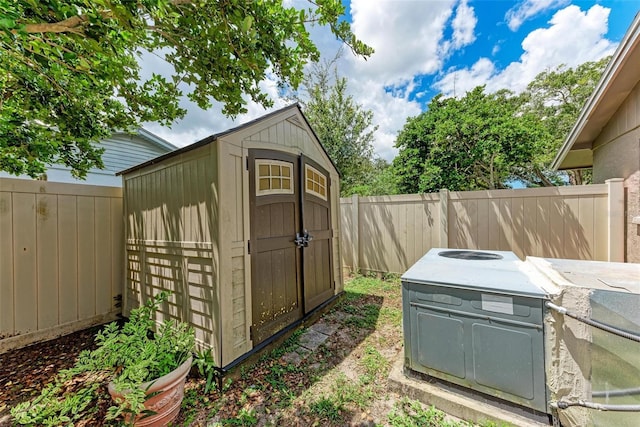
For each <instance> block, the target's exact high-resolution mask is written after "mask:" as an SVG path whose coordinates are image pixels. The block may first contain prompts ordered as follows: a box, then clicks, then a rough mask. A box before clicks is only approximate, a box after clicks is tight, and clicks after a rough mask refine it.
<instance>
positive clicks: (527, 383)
mask: <svg viewBox="0 0 640 427" xmlns="http://www.w3.org/2000/svg"><path fill="white" fill-rule="evenodd" d="M521 265H522V261H520V260H519V259H518V257H517V256H516V255H515V254H514V253H512V252H500V251H481V252H479V251H470V250H450V249H438V248H435V249H432V250H430V251H429V252H428V253H427V254H426V255H424V257H422V258H421V259H420V260H419V261H418V262H416V263H415V264H414V265H413V266H412V267H411V268H410V269H409V270H408V271H407V272H406V273H404V275H403V276H402V300H403V302H402V303H403V328H404V344H405V368H406V369H409V370H411V371H415V372H419V373H423V374H427V375H429V376H431V377H434V378H437V379H441V380H446V381H447V382H450V383H453V384H456V385H460V386H463V387H465V388H467V389H471V390H474V391H478V392H481V393H484V394H486V395H488V396H492V397H495V398H499V399H501V400H503V401H507V402H511V403H513V404H516V405H519V406H521V407H524V408H527V409H531V410H533V412H535V411H539V413H540V414H542V415H544V414H546V413H549V411H548V408H547V388H546V384H545V363H544V354H545V353H544V328H543V317H544V310H545V305H544V303H545V298H546V293H545V292H544V290H543V289H541V288H540V287H539V286H537V285H536V284H535V283H533V282H532V281H531V280H530V278H529V277H528V276H527V275H526V274H525V273H524V272H522V271H521V268H520V267H521Z"/></svg>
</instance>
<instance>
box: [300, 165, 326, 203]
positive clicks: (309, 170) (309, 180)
mask: <svg viewBox="0 0 640 427" xmlns="http://www.w3.org/2000/svg"><path fill="white" fill-rule="evenodd" d="M305 177H306V185H305V189H306V192H307V193H309V194H313V195H314V196H316V197H319V198H321V199H322V200H327V178H326V177H325V176H324V174H322V172H320V171H319V170H317V169H316V168H314V167H313V166H309V165H305Z"/></svg>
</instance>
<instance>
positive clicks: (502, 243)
mask: <svg viewBox="0 0 640 427" xmlns="http://www.w3.org/2000/svg"><path fill="white" fill-rule="evenodd" d="M439 199H440V195H439V194H437V193H434V194H423V195H399V196H381V197H362V198H346V199H342V200H341V212H340V215H341V221H342V230H341V245H342V265H343V267H346V268H349V269H353V270H357V269H362V270H368V271H381V272H393V273H402V272H404V271H405V270H406V269H407V268H409V267H410V266H411V265H412V264H413V263H415V262H416V261H417V260H418V259H419V258H420V257H422V255H424V254H425V253H426V252H427V251H429V249H431V248H434V247H449V248H458V249H487V250H504V251H513V252H514V253H516V255H518V256H519V257H520V258H522V259H524V258H525V257H526V256H528V255H531V256H538V257H551V258H568V259H585V260H599V261H606V260H607V254H608V252H607V251H608V244H609V233H608V215H609V213H608V192H607V185H606V184H598V185H591V186H578V187H557V188H539V189H522V190H495V191H469V192H450V193H448V201H446V202H442V203H446V208H445V209H444V211H445V212H446V222H445V223H446V224H447V227H446V234H445V233H443V230H440V229H439V223H441V219H442V218H440V215H441V214H440V207H441V206H440V200H439ZM443 238H444V240H443Z"/></svg>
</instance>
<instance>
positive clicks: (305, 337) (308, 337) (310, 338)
mask: <svg viewBox="0 0 640 427" xmlns="http://www.w3.org/2000/svg"><path fill="white" fill-rule="evenodd" d="M327 338H329V335H326V334H323V333H322V332H318V331H315V330H313V329H307V330H306V331H305V333H303V334H302V335H300V338H299V339H298V343H299V344H300V345H301V346H302V347H304V348H307V349H309V350H311V351H314V350H316V349H317V348H318V347H320V344H322V343H323V342H325V341H326V340H327Z"/></svg>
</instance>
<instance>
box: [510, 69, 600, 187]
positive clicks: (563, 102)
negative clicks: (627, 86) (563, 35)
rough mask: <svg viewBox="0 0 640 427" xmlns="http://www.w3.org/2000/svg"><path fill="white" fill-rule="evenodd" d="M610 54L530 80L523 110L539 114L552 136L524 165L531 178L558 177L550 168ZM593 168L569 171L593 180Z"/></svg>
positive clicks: (575, 179) (575, 178) (577, 180)
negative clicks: (597, 59)
mask: <svg viewBox="0 0 640 427" xmlns="http://www.w3.org/2000/svg"><path fill="white" fill-rule="evenodd" d="M609 60H610V57H607V58H603V59H601V60H599V61H595V62H585V63H584V64H582V65H579V66H577V67H576V68H567V67H566V66H564V65H560V66H558V67H556V68H555V69H553V70H549V71H544V72H542V73H540V74H538V75H537V76H536V78H535V79H534V80H533V81H532V82H531V83H529V86H528V87H527V90H526V91H525V92H524V93H523V97H522V98H523V110H524V111H527V112H530V113H532V114H534V115H536V116H537V117H538V118H539V119H540V120H541V121H542V124H543V125H544V127H545V128H546V129H547V132H548V133H549V135H550V139H549V140H548V141H547V145H546V146H544V147H541V149H540V150H539V151H538V152H537V153H536V156H534V159H533V161H532V162H531V163H530V164H529V165H527V167H526V168H523V175H525V176H528V177H529V180H530V181H531V182H534V183H535V182H536V177H537V178H538V182H540V181H544V178H545V177H546V178H548V179H549V180H556V181H557V179H558V174H557V173H554V172H553V171H551V170H549V165H550V164H551V162H552V161H553V158H554V157H555V155H556V153H557V152H558V150H559V149H560V146H561V145H562V142H563V141H564V140H565V139H566V138H567V135H568V134H569V132H570V131H571V129H572V128H573V125H574V124H575V123H576V121H577V120H578V116H579V115H580V111H581V110H582V108H583V106H584V104H585V103H586V102H587V100H588V99H589V97H590V96H591V94H592V93H593V91H594V90H595V87H596V85H597V84H598V81H599V80H600V76H601V75H602V72H603V71H604V69H605V67H606V66H607V64H608V63H609ZM590 177H591V171H590V170H574V171H569V178H570V181H571V183H572V184H582V183H586V182H590Z"/></svg>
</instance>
